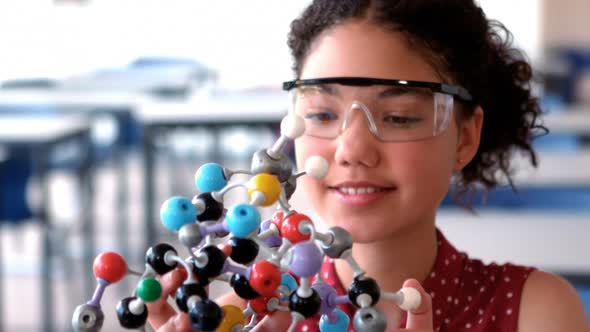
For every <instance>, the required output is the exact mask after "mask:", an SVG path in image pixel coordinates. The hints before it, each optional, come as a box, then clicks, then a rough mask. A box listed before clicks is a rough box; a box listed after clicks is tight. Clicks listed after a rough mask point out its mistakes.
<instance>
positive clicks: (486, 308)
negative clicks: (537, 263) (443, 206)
mask: <svg viewBox="0 0 590 332" xmlns="http://www.w3.org/2000/svg"><path fill="white" fill-rule="evenodd" d="M437 240H438V251H437V257H436V260H435V264H434V267H433V269H432V271H431V272H430V275H429V276H428V277H427V278H426V280H424V282H423V283H422V285H423V287H424V289H425V290H426V291H427V292H428V293H430V295H431V296H432V306H433V308H432V313H433V319H434V331H440V332H449V331H452V332H457V331H502V332H508V331H516V330H517V324H518V309H519V306H520V297H521V294H522V289H523V286H524V282H525V281H526V279H527V277H528V275H529V274H530V273H531V271H533V268H530V267H524V266H518V265H513V264H509V263H508V264H504V265H497V264H495V263H492V264H489V265H486V264H484V263H482V262H481V261H480V260H477V259H471V258H469V257H468V256H467V255H466V254H465V253H463V252H459V251H458V250H457V249H455V247H453V246H452V245H451V244H450V243H449V242H448V241H447V239H446V238H445V237H444V236H443V234H442V233H441V232H440V231H439V230H437ZM321 273H322V277H323V279H324V281H325V282H326V283H328V284H330V285H332V286H333V287H334V288H335V289H336V291H337V292H338V295H345V294H346V290H345V287H344V286H343V285H342V284H341V283H340V281H339V279H338V276H337V275H336V270H335V267H334V261H333V260H332V259H329V258H327V259H326V260H325V261H324V263H323V266H322V270H321ZM339 308H340V309H342V310H343V311H344V312H345V313H346V314H347V315H348V316H349V317H350V319H351V324H350V326H349V331H353V329H352V318H353V315H354V312H355V310H356V308H355V307H354V306H352V305H350V304H346V305H341V306H340V307H339ZM318 319H319V315H318V316H314V317H311V318H309V319H307V320H304V321H302V322H300V323H299V324H298V326H297V329H296V330H297V331H306V332H311V331H319V327H318ZM402 326H405V322H402Z"/></svg>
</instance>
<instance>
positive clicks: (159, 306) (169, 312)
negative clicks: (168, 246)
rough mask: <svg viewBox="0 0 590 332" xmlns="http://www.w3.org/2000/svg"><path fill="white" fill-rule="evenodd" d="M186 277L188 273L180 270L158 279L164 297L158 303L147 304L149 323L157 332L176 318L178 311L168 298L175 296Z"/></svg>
mask: <svg viewBox="0 0 590 332" xmlns="http://www.w3.org/2000/svg"><path fill="white" fill-rule="evenodd" d="M186 277H187V273H186V271H185V270H184V269H180V268H178V269H174V270H172V271H170V272H168V273H166V274H165V275H163V276H162V277H160V278H158V280H159V281H160V285H161V286H162V296H160V298H159V299H158V300H157V301H154V302H152V303H147V304H146V305H147V307H148V321H149V323H150V325H151V326H152V327H153V328H154V329H155V330H157V329H158V328H160V326H163V325H165V324H168V323H169V321H170V320H171V319H172V318H173V317H174V316H176V314H177V313H176V310H174V308H172V307H171V306H170V305H169V304H168V296H169V295H172V296H174V293H175V292H176V289H177V288H178V287H179V286H180V285H182V283H183V282H184V280H185V279H186Z"/></svg>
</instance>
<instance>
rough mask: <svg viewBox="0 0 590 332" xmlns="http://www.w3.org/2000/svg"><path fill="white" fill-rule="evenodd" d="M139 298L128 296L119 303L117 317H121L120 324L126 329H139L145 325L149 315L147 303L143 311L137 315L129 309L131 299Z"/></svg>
mask: <svg viewBox="0 0 590 332" xmlns="http://www.w3.org/2000/svg"><path fill="white" fill-rule="evenodd" d="M135 299H137V298H136V297H127V298H124V299H122V300H121V301H119V303H118V304H117V307H116V310H117V318H118V319H119V324H120V325H121V326H122V327H124V328H126V329H138V328H140V327H142V326H144V325H145V322H146V321H147V317H148V310H147V307H146V306H145V304H144V305H143V306H144V308H143V312H142V313H141V314H139V315H136V314H134V313H132V312H131V310H130V309H129V304H130V303H131V301H134V300H135Z"/></svg>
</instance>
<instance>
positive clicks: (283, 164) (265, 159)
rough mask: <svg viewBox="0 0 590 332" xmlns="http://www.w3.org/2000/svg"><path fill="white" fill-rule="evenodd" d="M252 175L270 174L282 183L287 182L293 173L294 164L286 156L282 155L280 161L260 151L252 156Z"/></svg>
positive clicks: (264, 151)
mask: <svg viewBox="0 0 590 332" xmlns="http://www.w3.org/2000/svg"><path fill="white" fill-rule="evenodd" d="M250 172H251V173H252V174H259V173H269V174H273V175H275V176H276V177H277V178H278V179H279V181H280V182H285V181H287V180H288V179H289V177H291V174H292V173H293V164H292V163H291V160H290V159H289V157H287V156H286V155H284V154H282V153H281V155H280V157H279V159H274V158H272V157H271V156H269V155H268V153H267V152H266V150H258V151H256V152H255V153H254V154H253V155H252V163H251V164H250Z"/></svg>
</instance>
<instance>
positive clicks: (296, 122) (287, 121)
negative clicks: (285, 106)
mask: <svg viewBox="0 0 590 332" xmlns="http://www.w3.org/2000/svg"><path fill="white" fill-rule="evenodd" d="M304 131H305V122H304V121H303V118H301V117H300V116H299V115H297V114H293V113H290V114H288V115H286V116H285V117H284V118H283V120H282V121H281V135H283V136H286V137H288V138H290V139H296V138H298V137H299V136H301V135H303V132H304Z"/></svg>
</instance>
